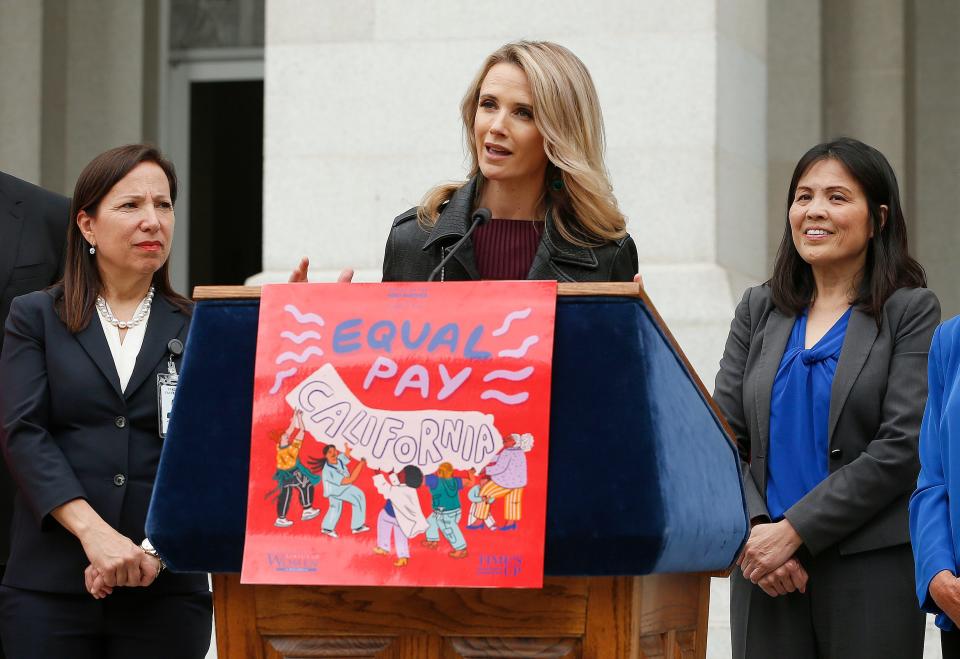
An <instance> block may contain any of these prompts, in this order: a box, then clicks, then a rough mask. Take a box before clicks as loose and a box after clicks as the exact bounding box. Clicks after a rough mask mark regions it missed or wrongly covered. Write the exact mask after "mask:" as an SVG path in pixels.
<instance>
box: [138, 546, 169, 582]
mask: <svg viewBox="0 0 960 659" xmlns="http://www.w3.org/2000/svg"><path fill="white" fill-rule="evenodd" d="M140 549H142V550H143V553H144V554H147V555H148V556H153V557H154V558H155V559H157V563H159V565H160V566H159V567H158V568H157V576H158V577H159V576H160V573H161V572H163V569H164V568H165V567H167V564H166V563H164V562H163V559H162V558H160V554H158V553H157V550H156V549H154V547H153V543H151V542H150V538H144V539H143V542H141V543H140Z"/></svg>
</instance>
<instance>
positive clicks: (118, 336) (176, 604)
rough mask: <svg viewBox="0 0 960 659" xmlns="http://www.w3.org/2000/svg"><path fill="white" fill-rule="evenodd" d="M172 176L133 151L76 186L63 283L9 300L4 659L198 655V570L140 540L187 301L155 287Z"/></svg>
mask: <svg viewBox="0 0 960 659" xmlns="http://www.w3.org/2000/svg"><path fill="white" fill-rule="evenodd" d="M176 199H177V179H176V175H175V174H174V170H173V166H172V165H171V164H170V162H169V161H167V160H166V159H164V157H163V156H162V155H161V154H160V153H159V152H158V151H157V150H156V149H154V148H152V147H149V146H146V145H140V144H137V145H130V146H125V147H119V148H116V149H112V150H110V151H107V152H106V153H103V154H101V155H99V156H97V157H96V158H94V159H93V161H91V162H90V164H89V165H87V166H86V168H84V170H83V172H82V173H81V174H80V178H79V179H78V180H77V185H76V188H75V190H74V194H73V201H72V205H71V211H70V213H71V222H70V224H69V226H68V229H67V259H66V268H65V270H64V275H63V279H62V280H61V281H60V282H59V283H58V284H56V285H55V286H53V287H51V288H48V289H47V290H45V291H40V292H36V293H30V294H29V295H24V296H22V297H18V298H16V299H15V300H14V301H13V305H12V306H11V309H10V315H9V317H8V318H7V323H6V334H5V339H4V345H3V354H2V358H0V412H2V415H0V419H2V423H3V433H2V434H3V451H4V454H5V456H6V458H7V464H8V465H9V467H10V471H11V473H12V474H13V477H14V480H15V481H16V483H17V486H18V492H17V497H16V503H15V512H14V522H13V528H12V537H13V540H12V546H11V553H10V561H9V564H8V566H7V571H6V575H5V576H4V579H3V585H2V586H0V630H2V637H3V645H4V650H5V651H6V655H7V657H10V658H11V659H34V658H36V657H43V658H44V659H58V658H62V659H88V658H89V659H93V658H98V659H100V658H107V659H121V658H123V659H126V658H129V657H137V658H138V659H142V658H148V657H153V658H155V659H168V658H170V657H177V658H178V659H190V658H196V659H200V658H201V657H203V656H204V655H205V654H206V652H207V648H208V646H209V644H210V626H211V621H212V620H211V599H210V592H209V588H208V585H207V577H206V575H203V574H172V573H170V572H167V571H165V570H164V569H163V568H164V566H163V563H162V562H161V561H160V558H159V556H158V555H157V553H156V551H155V550H154V549H153V547H152V546H151V545H150V543H149V541H148V540H147V539H146V538H145V537H144V523H145V519H146V515H147V506H148V504H149V503H150V495H151V493H152V491H153V482H154V478H155V476H156V471H157V465H158V463H159V460H160V449H161V447H162V446H163V429H162V427H161V425H160V419H161V418H163V417H165V416H166V414H167V412H168V411H169V410H167V409H165V407H164V405H163V403H162V402H161V401H162V400H164V399H168V397H162V396H160V395H159V393H160V392H159V389H160V388H161V387H162V386H168V385H169V382H168V380H169V378H168V377H167V376H168V375H170V373H169V371H171V370H175V368H176V366H177V365H178V364H179V358H178V355H179V354H180V353H181V352H182V349H183V341H184V340H185V339H186V336H187V328H188V326H189V323H190V311H191V304H190V302H189V301H188V300H187V299H185V298H184V297H182V296H181V295H179V294H178V293H176V292H175V291H174V290H173V289H172V287H171V286H170V280H169V277H168V273H167V257H168V256H169V254H170V246H171V243H172V240H173V227H174V214H173V207H174V203H175V202H176Z"/></svg>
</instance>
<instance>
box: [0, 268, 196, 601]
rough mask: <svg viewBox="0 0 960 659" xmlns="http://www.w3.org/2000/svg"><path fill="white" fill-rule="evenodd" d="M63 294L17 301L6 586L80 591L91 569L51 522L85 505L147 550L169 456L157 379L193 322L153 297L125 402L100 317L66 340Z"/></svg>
mask: <svg viewBox="0 0 960 659" xmlns="http://www.w3.org/2000/svg"><path fill="white" fill-rule="evenodd" d="M61 294H62V293H61V288H60V287H55V288H53V289H50V290H47V291H42V292H36V293H30V294H29V295H25V296H22V297H19V298H17V299H16V300H14V302H13V305H12V306H11V308H10V314H9V316H8V317H7V323H6V339H5V342H4V348H3V354H2V357H0V413H2V417H0V420H2V425H3V429H4V431H5V432H4V435H5V437H4V439H3V450H4V453H5V455H6V457H7V461H8V464H9V466H10V471H11V473H12V474H13V477H14V479H15V481H16V483H17V487H18V493H17V498H16V502H15V505H14V519H13V527H12V543H11V552H10V559H9V561H8V564H7V571H6V574H5V576H4V580H3V583H4V585H7V586H13V587H16V588H24V589H31V590H39V591H45V592H61V593H83V592H86V591H85V588H84V582H83V571H84V569H85V568H86V566H87V565H88V564H89V561H88V560H87V558H86V555H85V554H84V552H83V548H82V547H81V545H80V541H79V540H78V539H77V538H76V537H74V536H73V535H72V534H70V533H69V532H68V531H67V530H66V529H64V528H63V527H62V526H61V525H60V524H59V523H58V522H57V521H56V520H55V519H53V517H52V516H51V515H50V512H51V511H52V510H53V509H55V508H57V507H58V506H60V505H62V504H64V503H66V502H68V501H71V500H73V499H76V498H82V499H86V500H87V501H88V502H89V503H90V505H91V506H92V507H93V509H94V510H96V511H97V513H99V514H100V516H101V517H102V518H103V519H104V520H105V521H106V522H107V523H108V524H110V525H111V526H112V527H113V528H115V529H117V530H118V531H119V532H120V533H122V534H123V535H125V536H127V537H129V538H130V539H131V540H132V541H133V542H135V543H139V542H140V541H141V540H143V538H144V522H145V520H146V516H147V507H148V505H149V503H150V496H151V494H152V492H153V482H154V478H155V476H156V473H157V465H158V463H159V461H160V450H161V448H162V446H163V440H162V439H161V438H160V436H159V433H158V418H157V417H158V415H157V373H166V372H167V357H168V351H167V343H168V342H169V341H170V339H174V338H179V339H180V340H181V341H185V339H186V335H187V328H188V326H189V322H190V319H189V317H188V316H187V315H186V314H184V313H182V312H181V311H180V310H179V309H177V308H176V307H175V306H174V305H173V304H171V303H170V302H169V301H168V300H166V299H165V298H164V297H163V296H161V295H157V296H156V297H155V298H154V301H153V307H152V309H151V312H150V318H149V319H148V321H147V328H146V334H145V336H144V340H143V347H142V348H141V350H140V354H139V355H138V357H137V361H136V365H135V366H134V369H133V374H132V375H131V377H130V381H129V383H128V384H127V389H126V391H125V392H121V390H120V380H119V377H118V375H117V370H116V366H115V365H114V362H113V358H112V356H111V354H110V348H109V347H108V345H107V340H106V337H105V336H104V333H103V328H102V327H101V325H100V322H99V319H98V318H96V317H94V318H93V319H92V320H91V322H90V324H89V325H88V326H87V327H86V329H84V330H82V331H81V332H79V333H77V334H71V333H70V331H69V330H68V329H67V327H66V326H65V325H64V324H63V322H62V321H61V320H60V318H59V316H58V315H57V313H56V311H55V308H54V303H55V300H56V298H58V297H59V296H60V295H61ZM212 512H213V511H197V514H212ZM150 589H151V590H152V591H154V592H191V591H198V590H207V580H206V576H204V575H178V574H170V573H168V572H164V573H163V574H161V575H160V578H159V579H157V581H156V582H155V583H154V584H153V585H151V586H150Z"/></svg>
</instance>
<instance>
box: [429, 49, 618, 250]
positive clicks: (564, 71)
mask: <svg viewBox="0 0 960 659" xmlns="http://www.w3.org/2000/svg"><path fill="white" fill-rule="evenodd" d="M500 63H508V64H515V65H516V66H518V67H520V69H521V70H523V72H524V73H525V74H526V76H527V80H528V81H529V83H530V91H531V92H532V94H533V120H534V123H536V126H537V129H538V130H539V131H540V134H541V135H543V149H544V151H545V152H546V154H547V159H548V160H549V161H550V164H549V165H548V166H547V175H546V180H545V181H544V182H543V183H544V186H543V187H544V197H545V199H546V201H547V202H548V204H549V205H550V206H551V208H552V209H553V210H552V213H553V220H554V224H555V226H556V227H557V230H558V231H559V232H560V235H562V236H563V237H564V238H565V239H566V240H567V241H569V242H571V243H574V244H576V245H582V246H589V245H595V244H597V243H604V242H607V241H610V240H618V239H620V238H622V237H623V236H624V235H626V233H627V228H626V224H627V223H626V218H625V217H624V216H623V214H622V213H621V212H620V210H619V208H617V200H616V198H615V197H614V196H613V188H612V186H611V185H610V180H609V178H608V176H607V170H606V167H605V166H604V163H603V150H604V134H603V116H602V114H601V112H600V102H599V99H598V98H597V91H596V89H595V88H594V86H593V80H592V79H591V77H590V73H589V72H588V71H587V68H586V67H585V66H584V65H583V62H581V61H580V60H579V59H578V58H577V56H576V55H574V54H573V53H571V52H570V51H569V50H567V49H566V48H564V47H563V46H560V45H558V44H555V43H551V42H549V41H516V42H513V43H508V44H506V45H504V46H501V47H500V48H499V49H497V50H496V51H495V52H493V53H492V54H491V55H490V56H489V57H487V59H486V61H485V62H484V63H483V66H481V67H480V70H479V71H478V72H477V75H476V76H475V77H474V79H473V82H471V83H470V87H469V89H468V91H467V93H466V95H464V97H463V101H462V102H461V103H460V114H461V118H462V119H463V127H464V132H465V133H466V139H467V145H468V147H469V151H470V159H471V166H470V177H471V178H472V177H474V176H475V177H477V181H478V188H477V189H478V194H479V190H481V189H482V186H483V181H484V179H483V174H482V173H481V172H480V165H479V163H478V162H477V145H476V139H475V137H474V133H473V126H474V121H475V119H476V113H477V103H478V102H479V99H480V86H481V85H482V84H483V80H484V78H485V77H486V76H487V72H488V71H490V69H491V68H493V66H495V65H497V64H500ZM556 179H560V180H562V182H563V185H562V186H560V188H559V189H556V188H554V186H552V185H550V184H549V182H550V181H554V180H556ZM461 187H463V183H445V184H442V185H438V186H437V187H435V188H433V189H432V190H430V191H429V192H428V193H427V194H426V196H425V197H424V198H423V201H422V202H421V204H420V208H419V209H418V210H417V218H418V220H419V221H420V224H421V225H423V226H424V227H431V226H433V225H434V223H436V221H437V218H438V217H439V216H440V208H441V206H442V205H443V203H444V202H445V201H447V200H449V199H450V197H451V196H453V193H454V192H456V191H457V190H459V189H460V188H461Z"/></svg>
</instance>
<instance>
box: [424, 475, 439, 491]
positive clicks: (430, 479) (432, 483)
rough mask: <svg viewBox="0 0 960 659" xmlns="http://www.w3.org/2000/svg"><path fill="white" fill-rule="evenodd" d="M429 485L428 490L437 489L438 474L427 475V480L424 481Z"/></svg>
mask: <svg viewBox="0 0 960 659" xmlns="http://www.w3.org/2000/svg"><path fill="white" fill-rule="evenodd" d="M423 482H424V483H426V485H427V489H428V490H433V489H436V487H437V476H436V474H427V476H426V478H424V480H423Z"/></svg>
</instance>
